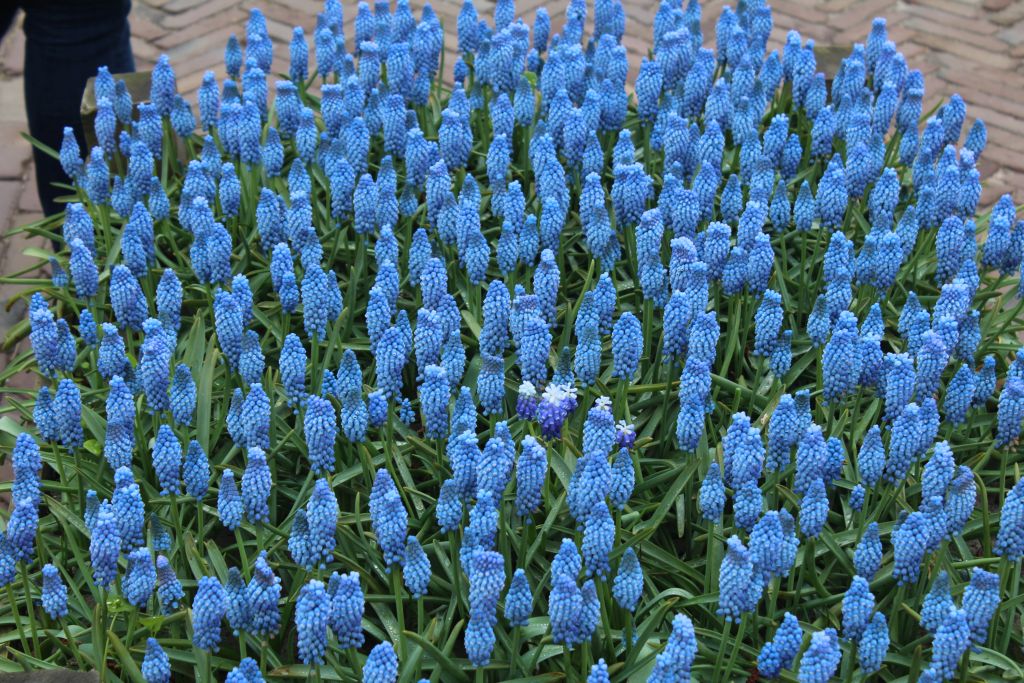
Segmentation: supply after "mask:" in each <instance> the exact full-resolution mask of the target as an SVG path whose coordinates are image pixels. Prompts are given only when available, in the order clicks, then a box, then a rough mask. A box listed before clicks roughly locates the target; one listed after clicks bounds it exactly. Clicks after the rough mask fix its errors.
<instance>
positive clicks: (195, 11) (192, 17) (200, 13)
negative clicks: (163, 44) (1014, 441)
mask: <svg viewBox="0 0 1024 683" xmlns="http://www.w3.org/2000/svg"><path fill="white" fill-rule="evenodd" d="M227 9H233V10H235V11H236V13H241V14H242V15H243V16H248V13H247V12H245V11H244V10H242V8H240V7H239V6H238V0H206V1H205V2H203V3H202V4H200V5H197V6H196V7H193V8H192V9H190V10H188V11H186V12H182V13H181V14H172V15H170V16H168V17H167V18H166V19H164V20H163V21H162V22H160V23H161V25H162V26H163V27H164V28H167V29H182V28H186V27H188V26H195V25H196V24H202V23H206V22H205V21H203V20H204V19H206V17H210V16H213V15H215V14H217V13H219V12H221V11H223V10H227ZM244 30H245V29H244V27H243V28H242V32H244Z"/></svg>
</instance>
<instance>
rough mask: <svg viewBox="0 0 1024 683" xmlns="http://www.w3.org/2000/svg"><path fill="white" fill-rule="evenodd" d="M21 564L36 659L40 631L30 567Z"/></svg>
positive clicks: (22, 581)
mask: <svg viewBox="0 0 1024 683" xmlns="http://www.w3.org/2000/svg"><path fill="white" fill-rule="evenodd" d="M20 565H21V585H22V587H23V588H24V590H25V611H26V612H28V623H29V626H30V627H31V629H32V653H33V654H34V655H35V656H36V659H40V656H39V632H38V631H37V630H36V617H35V614H34V610H33V609H32V585H31V584H30V583H29V581H28V568H27V567H26V566H25V563H24V562H21V563H20Z"/></svg>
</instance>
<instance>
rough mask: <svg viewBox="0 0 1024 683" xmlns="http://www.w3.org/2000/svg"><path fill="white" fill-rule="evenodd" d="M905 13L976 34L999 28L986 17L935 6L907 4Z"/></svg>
mask: <svg viewBox="0 0 1024 683" xmlns="http://www.w3.org/2000/svg"><path fill="white" fill-rule="evenodd" d="M958 7H959V5H958ZM906 14H907V15H909V16H912V17H919V18H922V19H928V20H930V21H932V22H935V23H938V24H942V25H944V26H946V27H949V28H955V29H958V30H962V31H964V32H965V33H976V34H978V35H992V34H993V33H995V32H996V31H997V30H998V28H999V27H998V26H997V25H995V24H993V23H992V22H991V21H989V20H988V19H987V18H982V19H976V18H974V17H973V16H959V15H957V14H954V13H950V12H948V11H946V10H944V9H941V8H936V7H924V6H920V5H908V6H907V8H906Z"/></svg>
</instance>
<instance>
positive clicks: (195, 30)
mask: <svg viewBox="0 0 1024 683" xmlns="http://www.w3.org/2000/svg"><path fill="white" fill-rule="evenodd" d="M245 17H246V13H245V10H243V9H241V8H239V7H231V8H230V9H228V10H226V11H224V12H221V13H220V14H217V15H214V16H210V17H207V18H206V19H204V20H203V21H201V22H196V23H195V24H192V25H191V26H189V27H188V28H184V29H180V30H177V31H171V32H170V33H168V34H167V35H166V36H164V37H163V38H158V39H157V40H156V44H157V46H158V47H160V49H162V50H169V49H172V48H174V47H177V46H178V45H183V44H184V43H187V42H189V41H191V40H197V39H200V38H201V37H202V36H210V38H208V39H209V40H212V41H213V42H216V43H217V44H219V45H220V47H221V49H224V44H225V43H226V42H227V40H228V35H229V34H231V33H234V34H236V35H238V36H239V38H243V37H244V34H245ZM218 32H219V33H218ZM214 37H215V40H214Z"/></svg>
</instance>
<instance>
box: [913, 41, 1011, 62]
mask: <svg viewBox="0 0 1024 683" xmlns="http://www.w3.org/2000/svg"><path fill="white" fill-rule="evenodd" d="M914 41H915V42H917V43H920V44H922V45H926V46H928V47H930V48H932V49H933V50H939V51H943V52H949V53H951V54H954V55H957V56H959V57H963V58H964V59H967V60H969V61H972V62H976V63H978V64H979V65H984V66H985V68H988V69H992V68H995V69H1014V68H1016V66H1017V60H1015V59H1013V58H1011V57H1007V56H1006V55H1002V54H999V53H998V52H994V51H992V50H986V49H983V48H979V47H974V46H973V45H968V44H967V43H964V42H961V41H958V40H950V39H948V38H943V37H942V36H936V35H931V34H928V33H921V34H918V36H917V37H916V38H915V39H914Z"/></svg>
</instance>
